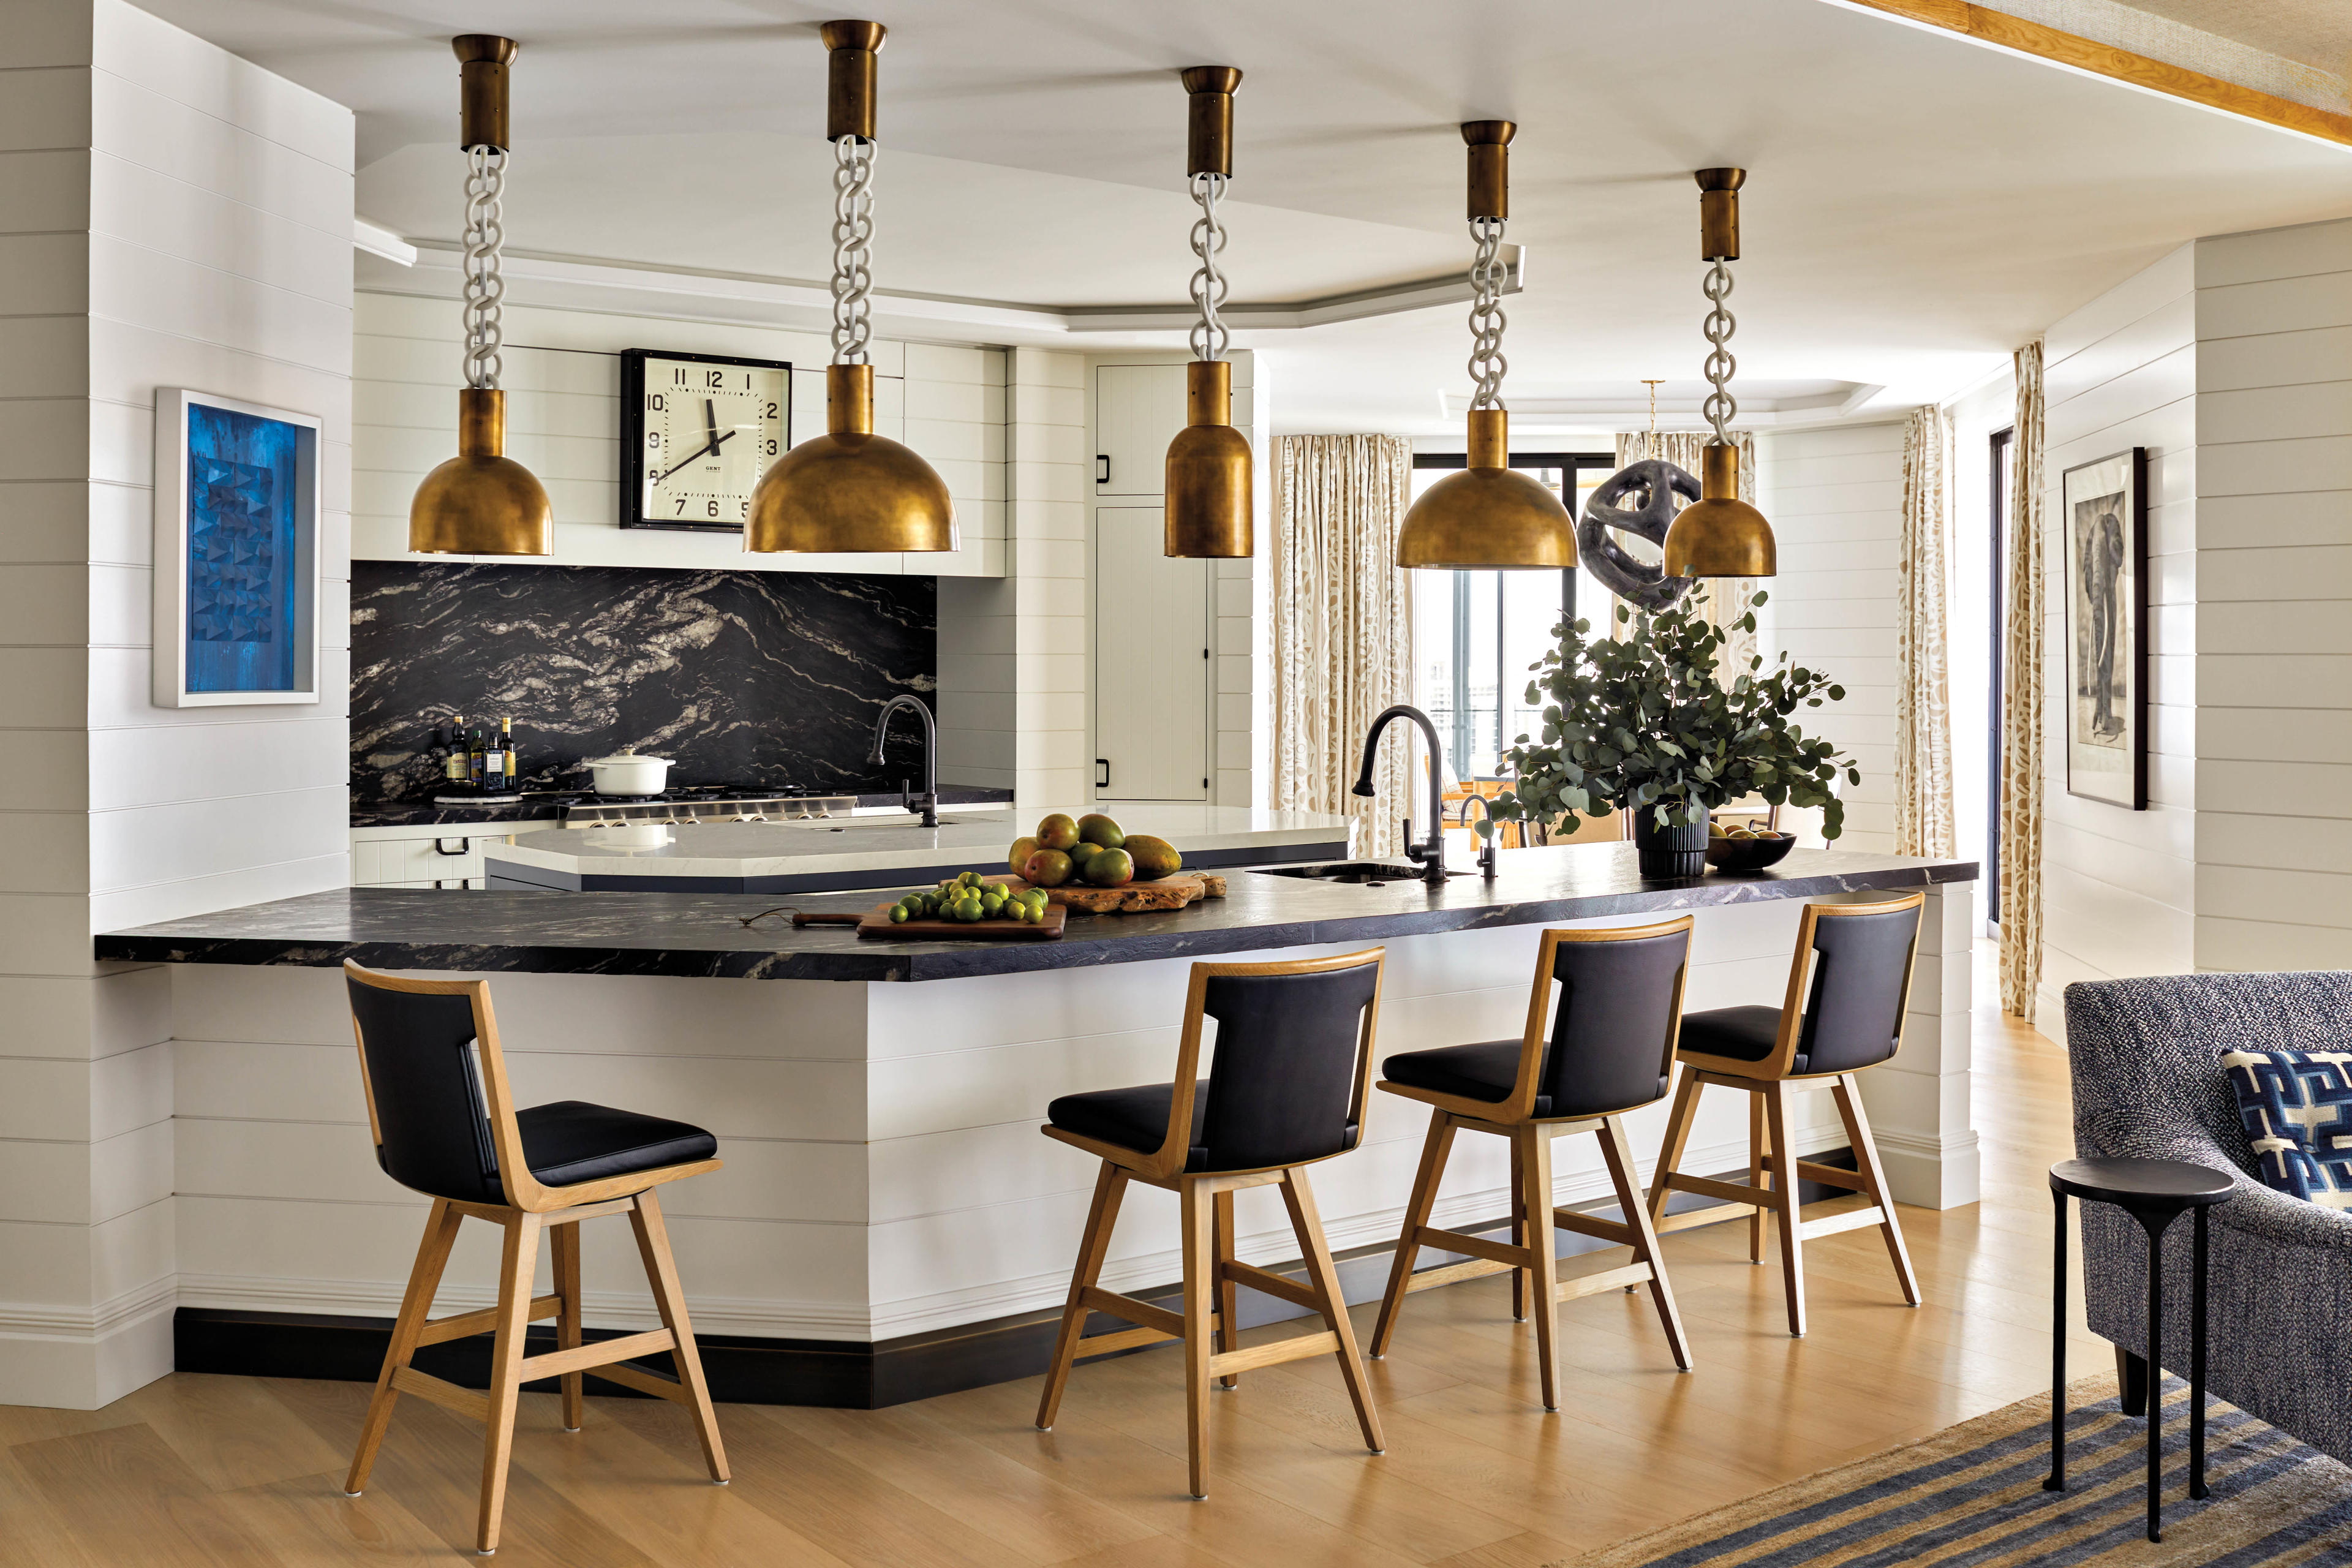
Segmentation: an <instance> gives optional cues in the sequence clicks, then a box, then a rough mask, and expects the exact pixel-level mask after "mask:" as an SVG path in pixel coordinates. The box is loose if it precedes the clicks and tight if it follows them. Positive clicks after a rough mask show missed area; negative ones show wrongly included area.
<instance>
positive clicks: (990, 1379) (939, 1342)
mask: <svg viewBox="0 0 2352 1568" xmlns="http://www.w3.org/2000/svg"><path fill="white" fill-rule="evenodd" d="M1811 1162H1812V1163H1817V1164H1822V1165H1831V1166H1838V1167H1842V1168H1844V1169H1847V1170H1851V1169H1853V1151H1851V1150H1847V1149H1839V1150H1836V1151H1833V1152H1824V1153H1821V1154H1816V1155H1813V1156H1811ZM1746 1175H1747V1173H1746V1172H1745V1171H1735V1172H1727V1173H1724V1174H1723V1175H1722V1176H1721V1177H1720V1178H1719V1179H1720V1180H1724V1181H1738V1180H1741V1179H1744V1178H1745V1176H1746ZM1844 1195H1846V1194H1843V1193H1842V1192H1841V1191H1839V1190H1838V1189H1835V1188H1832V1187H1825V1186H1819V1185H1817V1184H1813V1183H1811V1182H1807V1183H1803V1184H1801V1196H1802V1198H1803V1201H1805V1202H1807V1203H1813V1202H1817V1201H1819V1200H1822V1199H1824V1198H1832V1197H1840V1196H1844ZM1580 1206H1584V1207H1591V1208H1612V1209H1613V1208H1614V1207H1615V1205H1613V1204H1605V1203H1600V1204H1591V1205H1580ZM1715 1206H1718V1205H1716V1203H1715V1201H1714V1200H1713V1199H1708V1198H1701V1197H1696V1196H1694V1195H1692V1194H1675V1199H1674V1201H1673V1202H1672V1204H1671V1205H1670V1207H1671V1208H1672V1209H1673V1210H1674V1212H1676V1213H1680V1212H1682V1211H1684V1210H1685V1209H1692V1208H1708V1207H1715ZM1504 1223H1505V1222H1502V1221H1497V1222H1496V1224H1495V1225H1493V1226H1488V1227H1485V1228H1487V1229H1491V1230H1496V1231H1499V1230H1501V1229H1502V1228H1503V1226H1504ZM1556 1235H1557V1237H1558V1240H1559V1250H1560V1252H1561V1254H1562V1255H1563V1256H1570V1255H1573V1254H1576V1253H1580V1252H1589V1251H1593V1250H1597V1249H1598V1248H1600V1247H1603V1246H1605V1245H1606V1244H1605V1243H1602V1242H1599V1241H1595V1240H1592V1239H1591V1238H1589V1237H1580V1236H1577V1235H1575V1234H1574V1233H1572V1232H1569V1231H1559V1232H1557V1233H1556ZM1393 1254H1394V1248H1393V1247H1390V1246H1386V1245H1375V1246H1370V1247H1355V1248H1351V1249H1350V1250H1349V1251H1347V1252H1343V1253H1340V1254H1339V1255H1338V1257H1337V1259H1336V1261H1337V1262H1338V1264H1339V1280H1340V1289H1341V1291H1342V1293H1343V1294H1345V1295H1346V1296H1347V1298H1348V1300H1349V1301H1350V1302H1353V1303H1358V1304H1360V1303H1362V1302H1365V1301H1369V1300H1378V1299H1379V1297H1380V1294H1381V1290H1382V1289H1384V1288H1385V1287H1386V1286H1387V1283H1388V1271H1389V1267H1390V1259H1391V1257H1392V1256H1393ZM1457 1261H1460V1258H1459V1257H1458V1256H1457V1255H1454V1254H1447V1253H1437V1252H1433V1251H1424V1252H1423V1267H1425V1268H1442V1267H1444V1265H1446V1264H1448V1263H1453V1262H1457ZM1298 1268H1299V1265H1297V1263H1295V1262H1294V1263H1292V1264H1290V1265H1288V1266H1287V1267H1285V1268H1277V1269H1276V1272H1277V1273H1295V1272H1297V1270H1298ZM1133 1294H1135V1295H1136V1296H1138V1297H1139V1298H1141V1299H1142V1300H1147V1301H1155V1302H1159V1303H1160V1304H1163V1305H1166V1306H1167V1307H1169V1308H1170V1309H1171V1310H1175V1309H1176V1308H1177V1307H1178V1306H1179V1305H1180V1302H1181V1296H1182V1289H1181V1286H1180V1285H1177V1284H1173V1283H1171V1284H1169V1285H1165V1286H1162V1287H1160V1288H1159V1289H1150V1290H1137V1291H1135V1292H1133ZM1241 1309H1242V1324H1243V1326H1244V1328H1252V1327H1256V1326H1258V1325H1260V1324H1263V1323H1271V1322H1278V1321H1283V1320H1285V1319H1288V1318H1294V1317H1299V1316H1302V1315H1303V1314H1302V1313H1301V1311H1300V1310H1299V1309H1298V1308H1297V1307H1295V1306H1293V1305H1291V1304H1290V1303H1289V1302H1286V1301H1283V1300H1278V1299H1277V1298H1275V1297H1272V1296H1266V1295H1262V1294H1260V1293H1258V1292H1256V1291H1254V1290H1251V1289H1247V1288H1246V1287H1244V1289H1243V1290H1242V1292H1241ZM1060 1321H1061V1314H1060V1313H1059V1312H1058V1311H1045V1312H1027V1313H1023V1314H1020V1315H1018V1316H1015V1317H1010V1318H997V1319H992V1320H991V1321H987V1322H982V1323H967V1324H962V1325H960V1326H958V1327H956V1328H951V1329H939V1330H934V1331H931V1332H929V1333H923V1334H908V1335H906V1336H904V1337H902V1338H899V1339H894V1340H882V1341H878V1342H872V1343H866V1342H855V1341H842V1340H786V1339H767V1338H762V1337H758V1336H752V1335H730V1334H701V1335H698V1336H697V1341H698V1343H699V1344H700V1345H701V1347H702V1369H703V1375H704V1376H705V1378H707V1379H708V1380H709V1384H710V1394H711V1397H712V1398H714V1399H716V1400H719V1401H720V1402H721V1403H723V1404H730V1405H819V1406H825V1407H829V1408H834V1409H847V1410H879V1409H881V1408H883V1407H885V1406H887V1405H903V1404H906V1403H907V1402H908V1401H910V1400H916V1399H929V1398H930V1397H932V1396H933V1395H935V1394H954V1393H958V1392H960V1391H961V1390H963V1389H967V1388H981V1387H984V1386H986V1385H988V1384H996V1383H1011V1382H1013V1381H1015V1380H1017V1379H1020V1378H1024V1377H1034V1376H1035V1375H1037V1374H1038V1373H1042V1372H1044V1371H1045V1364H1046V1363H1047V1361H1048V1360H1049V1359H1050V1358H1051V1357H1052V1355H1053V1352H1054V1336H1055V1330H1056V1328H1057V1327H1058V1325H1059V1323H1060ZM1126 1326H1128V1325H1127V1324H1125V1323H1123V1322H1122V1321H1119V1320H1117V1319H1114V1318H1110V1317H1108V1316H1106V1315H1104V1314H1102V1313H1097V1314H1096V1315H1095V1321H1093V1322H1092V1323H1090V1324H1089V1325H1088V1327H1089V1331H1094V1332H1108V1331H1111V1330H1113V1329H1117V1328H1123V1327H1126ZM622 1332H624V1331H622V1330H617V1329H590V1330H589V1331H587V1333H586V1335H585V1336H584V1337H585V1338H587V1339H588V1340H590V1341H592V1342H593V1341H596V1340H604V1339H614V1338H617V1337H618V1336H619V1335H620V1334H621V1333H622ZM391 1342H392V1320H391V1319H390V1318H374V1317H344V1316H341V1315H338V1314H333V1313H319V1312H261V1311H245V1310H236V1309H223V1308H213V1307H182V1308H180V1309H178V1310H176V1311H175V1312H174V1313H173V1318H172V1362H173V1367H174V1368H176V1369H177V1370H178V1371H181V1372H202V1373H230V1374H236V1375H242V1376H247V1377H294V1378H323V1379H328V1380H331V1381H337V1382H345V1383H373V1382H374V1381H375V1379H376V1374H377V1373H378V1372H379V1371H381V1370H382V1368H383V1356H384V1352H385V1350H386V1348H387V1347H388V1346H389V1345H390V1344H391ZM554 1348H555V1330H554V1328H553V1326H552V1325H550V1324H539V1325H534V1326H533V1327H532V1329H531V1331H530V1338H529V1341H528V1350H527V1352H526V1353H529V1354H533V1355H536V1354H539V1353H541V1352H545V1351H551V1350H553V1349H554ZM1148 1348H1149V1349H1156V1348H1158V1347H1156V1346H1154V1347H1148ZM1118 1353H1121V1354H1127V1355H1141V1354H1145V1353H1148V1350H1138V1351H1127V1352H1118ZM667 1363H668V1357H667V1354H664V1355H661V1356H659V1357H654V1358H648V1359H646V1361H644V1362H641V1363H638V1364H640V1365H644V1366H646V1367H648V1368H650V1369H651V1370H654V1371H657V1372H663V1373H667V1372H668V1371H669V1370H670V1369H669V1366H668V1364H667ZM415 1364H416V1368H417V1370H418V1371H419V1372H424V1373H431V1374H432V1375H433V1376H435V1377H439V1378H446V1379H447V1380H448V1381H449V1382H451V1383H455V1384H459V1385H460V1386H462V1387H466V1388H487V1387H488V1386H489V1382H490V1337H489V1336H488V1334H478V1335H476V1336H475V1337H474V1338H472V1339H466V1340H450V1341H446V1342H443V1343H441V1344H437V1345H427V1346H426V1347H425V1349H423V1350H421V1351H419V1352H416V1363H415ZM587 1375H588V1385H589V1392H590V1393H592V1394H611V1395H617V1396H620V1397H623V1398H631V1399H638V1398H645V1397H647V1396H646V1395H644V1394H638V1393H637V1392H636V1391H635V1390H634V1389H626V1388H623V1387H621V1386H620V1385H619V1384H611V1383H606V1382H604V1381H603V1380H602V1379H600V1378H598V1377H597V1375H596V1374H595V1373H593V1372H592V1373H588V1374H587ZM527 1386H528V1387H529V1388H530V1390H531V1391H533V1392H535V1393H553V1392H554V1391H555V1384H554V1383H553V1382H552V1381H551V1380H550V1381H542V1382H539V1383H533V1384H528V1385H527Z"/></svg>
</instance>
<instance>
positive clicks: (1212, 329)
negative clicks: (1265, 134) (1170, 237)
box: [1165, 66, 1256, 560]
mask: <svg viewBox="0 0 2352 1568" xmlns="http://www.w3.org/2000/svg"><path fill="white" fill-rule="evenodd" d="M1241 80H1242V73H1241V72H1240V71H1238V70H1235V69H1234V68H1233V67H1231V66H1194V67H1192V68H1191V69H1189V70H1187V71H1185V72H1184V75H1183V81H1184V90H1185V91H1186V92H1188V93H1190V94H1191V95H1192V105H1191V109H1190V112H1189V123H1188V129H1187V134H1186V137H1185V162H1186V164H1187V167H1188V170H1189V173H1190V174H1191V175H1192V199H1193V200H1194V201H1196V202H1198V203H1200V204H1201V216H1200V217H1199V219H1198V220H1197V221H1195V222H1194V223H1193V225H1192V254H1193V255H1194V256H1196V257H1198V258H1200V261H1201V266H1200V269H1199V270H1198V271H1196V272H1194V273H1193V274H1192V302H1193V304H1195V305H1197V306H1199V307H1200V310H1201V319H1200V320H1199V321H1195V322H1194V323H1193V324H1192V363H1190V364H1188V365H1186V366H1185V367H1184V411H1185V425H1184V428H1183V429H1181V430H1179V431H1178V432H1177V433H1176V438H1175V439H1174V440H1173V441H1171V442H1169V443H1168V499H1167V503H1166V504H1167V509H1168V512H1167V538H1166V542H1165V552H1166V553H1167V554H1170V555H1177V556H1188V557H1194V558H1199V559H1204V560H1217V559H1230V558H1234V557H1242V556H1247V555H1249V554H1251V553H1253V552H1254V551H1255V547H1256V546H1255V537H1254V536H1253V534H1252V531H1251V526H1250V521H1251V520H1250V506H1251V502H1250V491H1251V484H1250V448H1249V442H1248V441H1247V440H1245V439H1244V438H1243V436H1242V433H1241V432H1240V431H1238V430H1236V429H1234V367H1233V364H1232V362H1230V361H1228V360H1227V359H1226V358H1225V345H1226V344H1227V343H1228V342H1230V341H1231V340H1232V335H1233V334H1232V333H1231V332H1229V331H1226V329H1225V324H1224V323H1223V321H1219V320H1218V319H1217V308H1218V307H1219V306H1221V305H1223V303H1224V302H1225V274H1224V269H1223V268H1220V267H1219V266H1218V265H1217V253H1218V252H1220V251H1222V250H1223V249H1224V247H1225V231H1224V229H1223V227H1221V226H1219V224H1218V222H1217V202H1218V200H1219V198H1221V197H1222V196H1223V195H1224V194H1225V182H1226V181H1227V180H1229V179H1231V178H1233V174H1234V89H1235V88H1236V87H1239V86H1240V85H1241Z"/></svg>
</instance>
